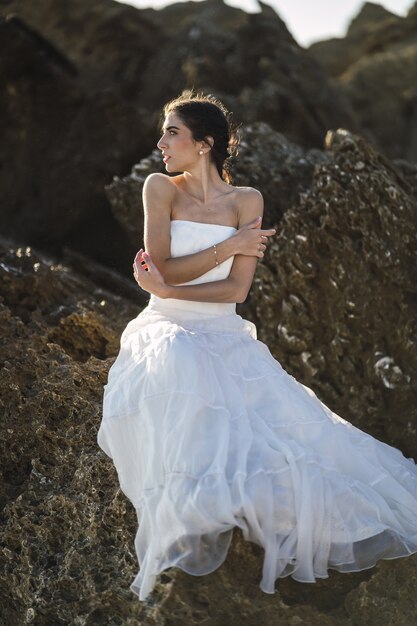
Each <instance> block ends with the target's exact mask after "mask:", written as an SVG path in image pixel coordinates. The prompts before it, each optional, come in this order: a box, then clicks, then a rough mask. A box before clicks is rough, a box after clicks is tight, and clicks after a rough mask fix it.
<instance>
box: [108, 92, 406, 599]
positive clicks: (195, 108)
mask: <svg viewBox="0 0 417 626" xmlns="http://www.w3.org/2000/svg"><path fill="white" fill-rule="evenodd" d="M163 113H164V115H163V117H164V120H163V127H162V136H161V138H160V139H159V141H158V144H157V145H158V148H159V149H160V150H161V152H162V154H163V160H164V163H165V168H166V171H167V172H168V174H169V175H167V174H162V173H154V174H151V175H150V176H148V178H147V179H146V181H145V184H144V188H143V204H144V214H145V215H144V219H145V229H144V249H140V250H139V251H138V253H137V255H136V257H135V260H134V263H133V271H134V276H135V279H136V281H137V283H138V285H139V286H140V287H141V288H142V289H144V290H145V291H147V292H149V293H150V294H151V295H150V300H149V304H148V305H147V307H146V308H145V309H144V310H143V311H142V312H141V313H139V314H138V316H137V317H136V318H135V319H133V320H131V321H130V322H129V323H128V324H127V326H126V328H125V330H124V331H123V333H122V336H121V339H120V351H119V354H118V356H117V358H116V360H115V362H114V363H113V365H112V367H111V368H110V371H109V375H108V383H107V385H105V387H104V397H103V415H102V420H101V424H100V428H99V431H98V436H97V439H98V444H99V445H100V447H101V448H102V449H103V450H104V452H105V453H106V454H107V455H108V456H109V457H110V458H111V459H112V461H113V463H114V465H115V468H116V470H117V474H118V480H119V483H120V487H121V489H122V490H123V492H124V493H125V495H126V496H127V497H128V498H129V499H130V501H131V502H132V504H133V506H134V507H135V510H136V513H137V517H138V530H137V534H136V539H135V548H136V553H137V557H138V562H139V572H138V574H137V575H136V577H135V579H134V581H133V582H132V584H131V586H130V588H131V590H132V591H133V592H134V593H136V594H137V595H138V596H139V599H140V600H144V599H145V598H147V596H148V595H149V594H150V592H151V591H152V589H153V588H154V586H155V583H156V579H157V576H158V574H160V573H161V572H162V571H163V570H165V569H167V568H169V567H178V568H181V569H183V570H184V571H185V572H188V573H189V574H192V575H204V574H208V573H210V572H212V571H214V570H215V569H217V568H218V567H219V566H220V565H221V564H222V563H223V561H224V560H225V558H226V556H227V551H228V548H229V545H230V542H231V539H232V534H233V528H234V527H239V528H241V530H242V532H243V536H244V538H245V539H246V540H248V541H253V542H255V543H257V544H258V545H260V546H262V547H263V548H264V561H263V569H262V579H261V581H260V588H261V589H262V591H264V592H266V593H274V591H275V582H276V580H277V579H278V578H282V577H284V576H288V575H291V576H292V577H293V578H294V579H295V580H298V581H300V582H315V581H316V579H317V578H327V577H328V575H329V574H328V569H335V570H338V571H340V572H354V571H359V570H362V569H367V568H370V567H372V566H374V565H375V563H376V562H377V561H378V560H379V559H393V558H396V557H401V556H408V555H410V554H412V553H415V552H417V466H416V464H415V462H414V460H413V459H411V458H410V459H407V458H405V457H404V455H403V454H402V453H401V451H400V450H398V449H397V448H394V447H391V446H389V445H387V444H385V443H383V442H381V441H379V440H377V439H375V438H373V437H371V436H370V435H368V434H366V433H365V432H363V431H361V430H359V429H358V428H356V427H355V426H354V425H353V424H351V423H350V422H348V421H346V420H345V419H343V418H342V417H340V416H338V415H337V414H336V413H334V412H332V411H331V409H330V408H328V407H327V406H326V405H325V404H324V403H323V402H321V400H319V398H318V397H317V396H316V394H315V393H314V392H313V391H312V390H311V389H310V388H309V387H307V386H305V385H303V384H302V383H300V382H298V381H297V380H295V379H294V377H293V376H291V375H290V374H288V373H287V372H286V371H285V370H284V369H283V368H282V366H281V365H280V363H279V362H278V361H277V360H275V359H274V358H273V357H272V355H271V353H270V351H269V349H268V348H267V346H266V345H265V344H264V343H262V342H260V341H259V340H257V338H256V328H255V326H254V324H253V323H251V322H249V321H248V320H245V319H243V318H242V317H241V316H240V315H238V314H237V313H236V303H238V302H244V300H245V299H246V297H247V294H248V292H249V289H250V287H251V284H252V281H253V276H254V273H255V269H256V264H257V261H258V258H262V257H263V255H264V252H265V249H266V246H267V243H268V240H269V238H270V237H271V236H273V235H274V234H275V230H274V229H262V228H261V221H262V215H263V198H262V194H261V193H260V192H259V191H258V190H256V189H254V188H251V187H234V186H232V184H231V177H230V172H229V166H228V158H229V156H230V155H231V154H233V153H234V152H235V151H236V148H237V144H238V140H237V128H236V127H235V126H234V123H233V122H232V120H231V115H230V113H229V112H228V111H227V110H226V108H225V107H224V105H223V104H222V103H221V102H220V101H219V100H218V99H216V98H215V97H213V96H211V95H204V94H202V93H198V94H196V93H194V92H192V91H188V90H186V91H184V92H183V93H182V94H181V95H180V96H179V97H178V98H175V99H174V100H172V101H170V102H168V103H167V104H166V105H165V107H164V110H163ZM171 174H176V175H171Z"/></svg>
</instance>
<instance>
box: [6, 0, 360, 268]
mask: <svg viewBox="0 0 417 626" xmlns="http://www.w3.org/2000/svg"><path fill="white" fill-rule="evenodd" d="M0 72H1V75H2V76H3V77H4V78H5V80H6V86H7V88H6V89H5V90H3V91H2V92H1V95H0V111H1V117H2V121H3V127H4V130H5V132H4V136H3V140H2V142H1V145H0V161H1V163H2V168H1V169H0V193H1V197H2V202H1V205H0V219H1V222H2V232H3V234H4V235H8V236H11V237H13V238H14V239H15V240H18V241H21V242H22V245H35V246H38V247H39V246H40V247H42V248H44V249H48V250H49V251H51V252H53V253H56V252H58V251H59V250H61V249H62V247H63V246H64V245H67V246H70V247H71V248H76V249H78V250H79V251H80V252H82V253H84V254H87V255H89V256H91V257H93V258H95V259H96V260H98V261H105V262H106V263H107V264H108V265H109V266H112V267H115V268H117V269H119V270H122V271H125V272H127V271H128V270H129V263H128V262H127V261H126V256H125V253H124V251H125V250H126V243H127V242H126V239H125V235H124V233H123V230H122V229H120V228H119V226H118V223H117V221H116V220H115V219H114V218H113V215H112V212H111V210H110V206H109V203H108V202H107V200H106V196H105V190H104V188H105V186H106V185H109V184H111V181H112V178H113V177H114V176H123V175H124V174H125V173H126V172H128V171H129V170H130V169H131V167H132V165H133V164H135V163H138V162H139V161H140V159H142V158H145V157H146V156H147V155H148V154H149V153H150V152H151V150H152V149H153V148H155V144H156V142H157V140H158V138H159V134H158V133H159V129H158V124H159V117H160V113H161V108H162V105H163V104H164V103H165V102H166V101H167V100H169V99H170V98H171V97H174V96H176V95H178V94H179V93H180V92H181V90H182V89H183V88H184V87H191V86H194V87H195V88H196V89H205V90H207V91H211V92H213V93H215V94H216V95H218V96H220V97H221V98H223V99H224V101H225V103H226V105H228V106H229V107H230V108H231V109H232V110H233V111H234V113H235V114H236V118H237V119H238V120H239V121H242V122H254V121H266V122H268V123H269V124H270V125H271V126H272V127H273V128H274V129H276V130H278V131H280V132H282V133H285V134H286V135H287V137H288V138H289V139H290V140H292V141H296V142H297V143H299V144H301V145H304V146H306V147H314V146H315V147H320V146H321V142H322V137H323V135H324V133H325V132H326V130H327V128H328V127H329V126H330V127H337V126H344V127H348V128H351V129H352V130H353V129H355V128H356V125H355V122H354V119H353V116H352V114H351V112H350V107H349V105H348V104H347V103H346V100H345V99H344V97H343V96H342V95H340V92H339V90H338V89H337V88H334V87H332V86H331V85H330V84H329V81H328V79H327V77H326V75H325V74H324V71H323V70H322V68H321V67H320V65H319V64H318V63H317V62H316V61H315V60H314V59H312V58H311V57H310V56H309V55H308V54H307V53H306V52H305V51H304V50H303V49H302V48H300V47H299V46H298V45H297V43H296V42H295V41H294V39H293V38H292V36H291V35H290V33H289V32H288V30H287V28H286V27H285V24H284V23H283V22H282V21H281V20H280V18H279V17H278V15H276V13H274V11H273V10H272V9H271V8H270V7H268V6H266V5H262V12H261V13H260V14H259V15H257V14H255V15H251V14H247V13H245V12H244V11H241V10H238V9H234V8H231V7H229V6H228V5H225V4H224V3H223V2H222V1H221V0H206V1H205V2H198V3H196V2H188V3H185V4H184V3H179V4H176V5H172V6H169V7H167V8H165V9H163V10H160V11H155V10H152V9H146V10H138V9H135V8H133V7H130V6H127V5H124V4H121V3H118V2H113V1H112V0H89V2H85V1H84V0H68V2H65V3H63V2H61V1H60V0H37V2H36V3H34V2H31V1H30V0H9V1H8V2H7V3H3V5H2V6H1V7H0ZM155 77H157V79H156V78H155Z"/></svg>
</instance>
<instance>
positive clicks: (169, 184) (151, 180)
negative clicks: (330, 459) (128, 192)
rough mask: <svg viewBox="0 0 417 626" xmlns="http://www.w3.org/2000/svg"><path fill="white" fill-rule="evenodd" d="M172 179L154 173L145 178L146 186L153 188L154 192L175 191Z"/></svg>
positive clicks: (162, 174)
mask: <svg viewBox="0 0 417 626" xmlns="http://www.w3.org/2000/svg"><path fill="white" fill-rule="evenodd" d="M171 178H172V177H171V176H168V175H167V174H164V173H163V172H152V173H151V174H149V175H148V176H147V177H146V178H145V183H144V185H146V186H147V187H151V188H152V190H160V189H174V187H175V183H174V182H173V181H172V180H171Z"/></svg>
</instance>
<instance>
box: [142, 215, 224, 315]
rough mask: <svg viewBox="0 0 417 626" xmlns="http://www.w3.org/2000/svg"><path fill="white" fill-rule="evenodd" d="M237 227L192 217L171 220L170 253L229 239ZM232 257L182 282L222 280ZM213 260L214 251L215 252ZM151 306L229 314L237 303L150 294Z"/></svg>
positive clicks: (183, 252)
mask: <svg viewBox="0 0 417 626" xmlns="http://www.w3.org/2000/svg"><path fill="white" fill-rule="evenodd" d="M235 231H236V228H234V226H224V225H222V224H207V223H205V222H192V221H190V220H171V256H172V257H179V256H185V255H187V254H193V253H194V252H199V251H200V250H205V249H206V248H209V247H210V246H212V245H213V244H217V243H220V242H221V241H224V240H225V239H228V238H229V237H230V236H231V235H232V234H233V233H234V232H235ZM233 258H234V257H230V258H229V259H227V260H226V261H224V262H223V263H219V265H215V266H214V267H213V268H212V269H211V270H209V271H208V272H206V273H205V274H202V275H201V276H198V277H197V278H194V279H193V280H190V281H188V282H186V283H179V284H181V285H197V284H198V283H206V282H211V281H214V280H222V279H224V278H227V277H228V276H229V273H230V270H231V268H232V264H233ZM213 262H214V252H213ZM149 306H150V307H151V308H155V309H156V308H157V309H163V310H166V309H167V308H172V309H183V310H185V309H187V310H188V311H195V312H196V313H204V314H208V315H227V314H230V313H234V312H235V311H236V304H235V303H229V302H194V301H191V300H178V299H175V298H166V299H164V298H158V297H157V296H155V295H153V294H152V295H151V298H150V301H149Z"/></svg>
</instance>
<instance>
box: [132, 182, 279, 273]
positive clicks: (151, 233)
mask: <svg viewBox="0 0 417 626" xmlns="http://www.w3.org/2000/svg"><path fill="white" fill-rule="evenodd" d="M173 194H174V188H173V185H172V183H171V182H170V181H169V180H167V177H166V176H165V175H164V174H159V173H154V174H150V175H149V176H148V177H147V179H146V180H145V184H144V187H143V206H144V213H145V228H144V230H145V234H144V243H145V250H146V251H147V252H148V253H149V254H150V256H151V259H152V260H153V262H154V264H155V265H156V267H157V268H158V270H159V271H160V272H161V274H162V276H163V278H164V280H165V282H166V283H167V284H170V285H178V284H179V283H186V282H188V281H190V280H193V279H194V278H198V277H199V276H202V275H203V274H205V273H206V272H208V271H209V270H211V269H212V268H213V267H214V266H215V264H216V256H215V254H214V250H213V246H210V247H209V248H206V249H205V250H201V251H199V252H195V253H193V254H187V255H184V256H180V257H171V252H170V248H171V238H170V228H171V204H172V199H173ZM257 217H261V213H258V214H256V212H255V211H254V212H253V214H252V217H251V219H250V220H249V219H248V220H247V221H246V222H245V221H244V220H243V221H242V222H241V223H239V230H238V231H237V232H236V233H235V234H234V235H232V236H231V237H228V238H227V239H225V240H224V241H222V242H220V243H218V244H216V251H217V260H218V262H219V263H222V262H223V261H226V260H227V259H229V258H230V257H232V256H235V255H238V254H239V255H240V254H242V255H248V256H255V257H257V258H261V257H263V255H264V250H265V248H266V245H265V242H266V241H267V237H270V236H271V235H273V234H275V230H274V229H269V230H262V231H260V230H259V227H260V222H257V221H256V218H257ZM260 235H262V236H263V237H264V239H263V240H262V244H261V246H260V248H259V236H260Z"/></svg>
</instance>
